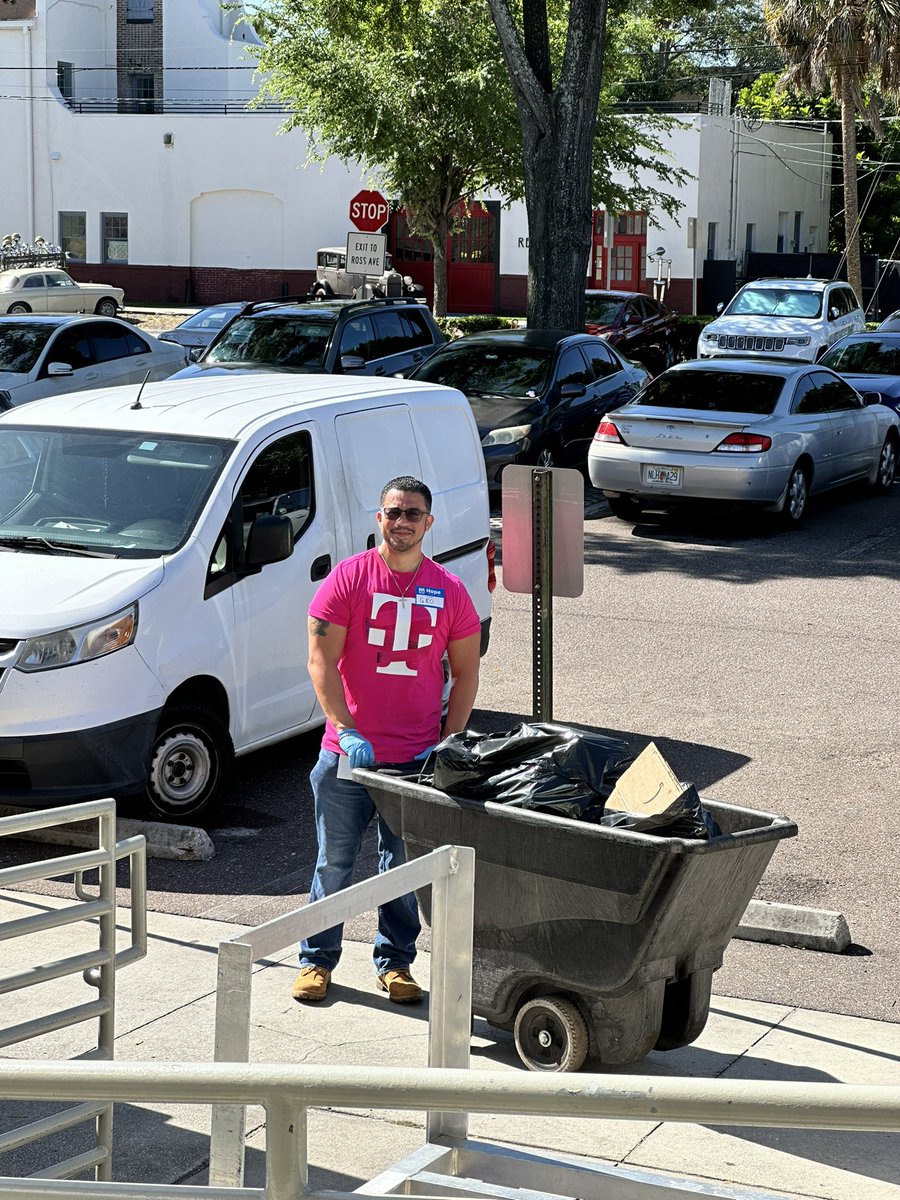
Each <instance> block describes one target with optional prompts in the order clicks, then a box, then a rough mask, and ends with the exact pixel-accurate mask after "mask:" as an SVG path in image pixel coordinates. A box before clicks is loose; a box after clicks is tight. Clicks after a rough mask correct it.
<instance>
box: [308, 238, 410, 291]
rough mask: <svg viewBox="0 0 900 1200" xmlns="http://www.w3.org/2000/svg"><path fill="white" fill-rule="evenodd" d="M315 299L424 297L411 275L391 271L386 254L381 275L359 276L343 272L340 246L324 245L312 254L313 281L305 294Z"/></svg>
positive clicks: (344, 259)
mask: <svg viewBox="0 0 900 1200" xmlns="http://www.w3.org/2000/svg"><path fill="white" fill-rule="evenodd" d="M309 294H310V296H312V297H313V299H316V300H324V299H326V298H327V297H329V296H349V297H350V298H351V299H353V300H371V299H372V298H373V297H375V298H377V299H380V298H381V297H383V296H417V297H422V298H424V296H425V289H424V288H423V287H422V285H421V284H420V283H416V282H415V281H414V280H413V278H412V276H411V275H401V274H400V272H399V271H395V270H394V264H393V261H392V259H391V256H390V254H386V255H385V256H384V271H383V273H382V274H381V275H363V274H361V273H360V272H358V271H348V270H347V250H346V248H345V247H344V246H326V247H325V248H324V249H322V250H317V251H316V281H315V283H314V284H313V285H312V287H311V288H310V291H309Z"/></svg>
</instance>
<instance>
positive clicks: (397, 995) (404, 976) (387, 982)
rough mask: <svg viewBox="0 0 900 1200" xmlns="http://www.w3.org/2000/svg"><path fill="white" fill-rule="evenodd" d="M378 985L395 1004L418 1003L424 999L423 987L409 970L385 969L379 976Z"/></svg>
mask: <svg viewBox="0 0 900 1200" xmlns="http://www.w3.org/2000/svg"><path fill="white" fill-rule="evenodd" d="M378 987H379V988H381V990H382V991H383V992H387V994H388V999H389V1000H393V1002H394V1003H395V1004H418V1003H419V1001H420V1000H421V999H422V989H421V988H420V987H419V985H418V984H417V983H416V981H415V980H414V979H413V977H412V975H410V973H409V971H385V972H384V974H383V975H379V976H378Z"/></svg>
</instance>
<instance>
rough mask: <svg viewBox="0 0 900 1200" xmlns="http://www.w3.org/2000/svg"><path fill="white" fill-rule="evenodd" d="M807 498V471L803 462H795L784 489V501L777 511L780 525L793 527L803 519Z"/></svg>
mask: <svg viewBox="0 0 900 1200" xmlns="http://www.w3.org/2000/svg"><path fill="white" fill-rule="evenodd" d="M808 500H809V472H808V470H807V468H806V467H805V466H804V465H803V463H799V462H798V463H795V464H794V469H793V470H792V471H791V474H790V477H789V478H788V481H787V487H786V488H785V489H784V503H783V504H782V506H781V509H780V511H779V513H778V520H779V523H780V524H781V525H784V526H786V527H787V528H789V529H793V528H795V527H796V526H797V525H799V524H800V522H801V521H802V520H803V516H804V513H805V512H806V505H807V501H808Z"/></svg>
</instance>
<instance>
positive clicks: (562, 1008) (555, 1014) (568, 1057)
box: [515, 996, 588, 1071]
mask: <svg viewBox="0 0 900 1200" xmlns="http://www.w3.org/2000/svg"><path fill="white" fill-rule="evenodd" d="M515 1038H516V1050H518V1052H519V1058H521V1060H522V1062H523V1063H524V1064H525V1066H526V1067H527V1068H528V1070H529V1071H577V1070H578V1068H579V1067H580V1066H581V1065H582V1063H583V1062H584V1060H585V1059H586V1058H587V1052H588V1028H587V1025H586V1023H585V1020H584V1017H583V1016H582V1015H581V1013H580V1012H579V1011H578V1009H577V1008H576V1007H575V1005H574V1004H573V1003H572V1001H571V1000H564V999H563V998H562V997H561V996H542V997H541V999H539V1000H529V1001H528V1003H527V1004H523V1005H522V1007H521V1008H520V1009H519V1011H518V1012H517V1013H516V1025H515Z"/></svg>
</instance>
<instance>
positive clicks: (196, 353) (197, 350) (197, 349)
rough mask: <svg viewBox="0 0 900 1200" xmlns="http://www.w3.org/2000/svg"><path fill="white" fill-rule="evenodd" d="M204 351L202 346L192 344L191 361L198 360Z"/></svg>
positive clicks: (189, 353)
mask: <svg viewBox="0 0 900 1200" xmlns="http://www.w3.org/2000/svg"><path fill="white" fill-rule="evenodd" d="M202 353H203V347H202V346H192V347H191V348H190V350H188V361H189V362H197V361H198V360H199V358H200V355H201V354H202Z"/></svg>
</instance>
